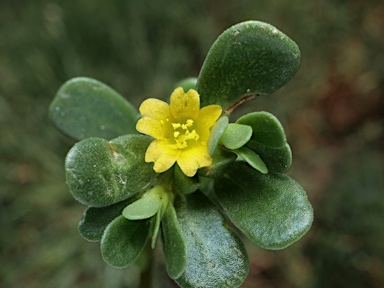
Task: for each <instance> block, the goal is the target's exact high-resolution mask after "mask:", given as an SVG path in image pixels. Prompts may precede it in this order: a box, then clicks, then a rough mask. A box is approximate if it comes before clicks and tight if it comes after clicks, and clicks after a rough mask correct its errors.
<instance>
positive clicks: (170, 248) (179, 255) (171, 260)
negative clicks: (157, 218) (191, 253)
mask: <svg viewBox="0 0 384 288" xmlns="http://www.w3.org/2000/svg"><path fill="white" fill-rule="evenodd" d="M161 228H162V231H163V234H162V235H163V249H164V256H165V267H166V268H167V272H168V275H169V277H171V278H172V279H175V278H178V277H180V275H181V274H182V273H183V272H184V269H185V266H186V265H187V247H186V243H185V238H184V235H183V233H182V231H181V229H180V226H179V222H178V220H177V215H176V211H175V208H174V207H173V205H169V206H168V208H167V210H166V211H165V214H164V217H163V221H162V223H161Z"/></svg>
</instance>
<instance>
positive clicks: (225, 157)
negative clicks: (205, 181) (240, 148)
mask: <svg viewBox="0 0 384 288" xmlns="http://www.w3.org/2000/svg"><path fill="white" fill-rule="evenodd" d="M236 158H237V156H236V154H235V153H233V152H230V151H228V150H226V149H224V148H221V147H220V146H218V147H217V149H216V150H215V152H214V153H213V155H212V164H211V165H210V166H208V167H204V168H201V169H200V170H199V175H200V176H203V177H209V178H215V177H217V176H218V175H220V174H221V172H222V170H223V169H224V168H225V167H226V166H227V165H229V164H231V163H232V162H233V161H235V160H236Z"/></svg>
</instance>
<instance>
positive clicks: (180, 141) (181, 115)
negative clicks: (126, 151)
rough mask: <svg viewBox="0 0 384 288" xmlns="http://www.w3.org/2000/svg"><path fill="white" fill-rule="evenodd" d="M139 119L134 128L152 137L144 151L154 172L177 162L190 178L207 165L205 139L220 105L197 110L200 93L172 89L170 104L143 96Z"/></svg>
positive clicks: (208, 157)
mask: <svg viewBox="0 0 384 288" xmlns="http://www.w3.org/2000/svg"><path fill="white" fill-rule="evenodd" d="M140 113H141V115H142V118H141V119H140V120H139V121H138V122H137V125H136V129H137V131H139V132H141V133H143V134H147V135H150V136H152V137H153V138H155V140H154V141H153V142H152V143H151V144H150V145H149V147H148V149H147V152H146V154H145V161H146V162H154V163H155V165H154V167H153V169H154V170H155V171H156V172H157V173H161V172H165V171H167V170H168V169H169V168H171V167H172V166H173V164H175V162H177V164H178V165H179V166H180V168H181V170H182V171H183V172H184V174H185V175H187V176H189V177H192V176H194V175H195V174H196V171H197V169H199V168H201V167H206V166H209V165H211V163H212V158H211V156H210V155H209V154H208V148H207V142H208V139H209V136H210V133H211V132H210V128H211V127H212V126H213V125H214V124H215V123H216V121H217V119H218V118H219V117H220V115H221V107H220V106H218V105H209V106H206V107H203V108H202V109H200V96H199V94H198V93H197V91H195V90H193V89H190V90H189V91H188V92H187V93H185V92H184V90H183V88H181V87H179V88H177V89H175V91H173V93H172V95H171V99H170V104H169V105H168V104H167V103H165V102H163V101H161V100H158V99H153V98H150V99H147V100H145V101H144V102H143V103H142V104H141V106H140Z"/></svg>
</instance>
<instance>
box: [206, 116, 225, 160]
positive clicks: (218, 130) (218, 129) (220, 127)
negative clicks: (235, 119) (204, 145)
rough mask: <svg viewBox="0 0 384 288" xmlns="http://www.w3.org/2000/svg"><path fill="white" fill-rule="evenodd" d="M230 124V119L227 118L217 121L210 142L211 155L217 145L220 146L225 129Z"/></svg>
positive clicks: (209, 151) (209, 150)
mask: <svg viewBox="0 0 384 288" xmlns="http://www.w3.org/2000/svg"><path fill="white" fill-rule="evenodd" d="M228 123H229V119H228V117H227V116H223V117H221V118H220V119H219V120H217V122H216V124H215V125H214V126H213V127H212V129H211V135H210V136H209V140H208V153H209V155H213V153H214V152H215V149H216V147H217V144H219V141H220V138H221V136H222V135H223V133H224V131H225V129H226V128H227V126H228Z"/></svg>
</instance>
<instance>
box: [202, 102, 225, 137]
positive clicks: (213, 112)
mask: <svg viewBox="0 0 384 288" xmlns="http://www.w3.org/2000/svg"><path fill="white" fill-rule="evenodd" d="M221 112H222V110H221V107H220V106H219V105H209V106H205V107H203V108H201V110H200V113H199V117H198V120H197V121H196V128H197V131H198V133H199V136H200V141H201V142H205V144H206V143H207V141H208V139H209V136H210V135H211V132H210V129H211V127H212V126H213V125H215V123H216V121H217V119H219V117H220V115H221Z"/></svg>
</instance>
